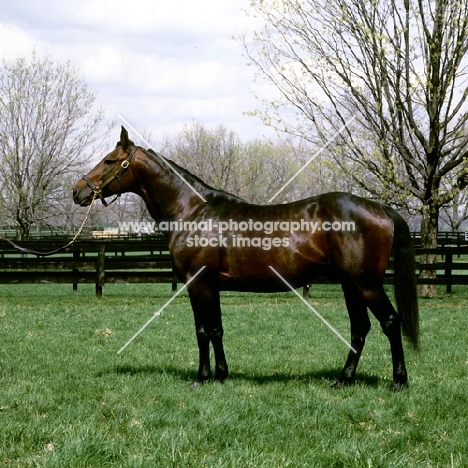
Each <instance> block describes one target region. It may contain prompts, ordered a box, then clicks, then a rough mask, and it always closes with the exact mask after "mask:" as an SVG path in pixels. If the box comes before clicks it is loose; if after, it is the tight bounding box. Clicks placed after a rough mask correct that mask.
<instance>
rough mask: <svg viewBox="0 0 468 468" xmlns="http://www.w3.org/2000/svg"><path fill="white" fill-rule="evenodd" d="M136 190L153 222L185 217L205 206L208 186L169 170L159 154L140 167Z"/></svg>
mask: <svg viewBox="0 0 468 468" xmlns="http://www.w3.org/2000/svg"><path fill="white" fill-rule="evenodd" d="M138 175H139V177H138V178H139V180H140V184H139V189H138V190H137V193H138V195H140V196H141V197H142V198H143V200H144V202H145V203H146V206H147V208H148V211H149V213H150V214H151V216H152V217H153V218H154V219H155V220H156V221H162V220H164V221H165V220H172V219H173V220H177V219H180V218H188V217H189V216H190V213H191V212H193V211H196V210H197V209H198V206H199V205H202V204H204V203H205V201H204V200H206V197H207V196H208V193H209V192H210V191H211V189H210V187H208V186H206V185H205V184H203V183H202V182H201V181H200V180H199V179H197V178H196V177H193V176H191V174H190V173H187V172H186V171H182V170H180V168H177V167H175V168H174V167H172V165H170V163H168V162H166V161H165V160H162V158H161V157H159V156H158V155H151V156H150V157H148V160H146V161H144V164H140V165H139V170H138Z"/></svg>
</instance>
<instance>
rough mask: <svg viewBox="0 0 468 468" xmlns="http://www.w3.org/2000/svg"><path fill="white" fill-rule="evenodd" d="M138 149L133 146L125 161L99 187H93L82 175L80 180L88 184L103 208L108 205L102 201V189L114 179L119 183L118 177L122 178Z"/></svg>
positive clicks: (86, 177) (85, 176)
mask: <svg viewBox="0 0 468 468" xmlns="http://www.w3.org/2000/svg"><path fill="white" fill-rule="evenodd" d="M138 148H139V146H137V145H134V146H133V148H132V151H130V154H129V155H128V157H127V159H125V160H124V161H122V163H121V164H120V167H119V168H118V169H117V171H115V172H114V174H111V175H110V176H109V177H108V178H107V179H106V180H104V181H103V182H102V183H101V185H97V186H96V185H94V184H93V183H92V182H91V181H90V180H89V178H88V176H87V175H83V176H82V179H83V180H84V181H85V182H86V183H87V184H88V187H89V188H90V189H91V190H92V191H93V192H94V193H95V198H96V197H99V198H100V199H101V202H102V204H103V205H104V206H108V205H109V203H107V202H106V200H105V199H104V196H103V195H102V189H103V188H104V187H105V186H106V185H109V184H110V183H111V182H113V181H114V180H115V179H117V180H119V181H120V177H122V174H123V173H124V172H125V170H126V169H127V167H128V166H129V165H130V162H131V160H132V159H133V156H134V154H135V152H136V150H137V149H138ZM119 196H120V195H117V196H116V197H115V198H114V199H113V200H112V201H111V202H110V203H114V201H115V200H117V198H118V197H119Z"/></svg>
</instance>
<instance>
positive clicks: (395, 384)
mask: <svg viewBox="0 0 468 468" xmlns="http://www.w3.org/2000/svg"><path fill="white" fill-rule="evenodd" d="M407 386H408V384H407V383H406V382H393V384H392V386H391V387H390V391H391V392H393V393H396V392H399V391H401V390H403V389H404V388H406V387H407Z"/></svg>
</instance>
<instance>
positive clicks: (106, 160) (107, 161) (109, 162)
mask: <svg viewBox="0 0 468 468" xmlns="http://www.w3.org/2000/svg"><path fill="white" fill-rule="evenodd" d="M116 162H117V161H114V160H113V159H104V164H115V163H116Z"/></svg>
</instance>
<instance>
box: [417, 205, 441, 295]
mask: <svg viewBox="0 0 468 468" xmlns="http://www.w3.org/2000/svg"><path fill="white" fill-rule="evenodd" d="M438 219H439V210H438V208H437V206H434V204H431V203H429V204H427V205H424V207H423V210H422V221H421V247H422V248H423V249H436V248H437V232H438ZM420 258H421V259H420V262H421V263H427V264H431V265H432V264H435V263H436V262H437V254H435V253H424V254H421V257H420ZM436 273H437V272H436V270H421V271H420V272H419V278H435V277H436V276H437V274H436ZM419 294H420V295H421V296H426V297H435V296H436V295H437V286H436V285H435V284H420V285H419Z"/></svg>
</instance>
